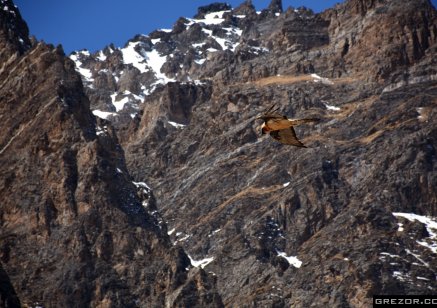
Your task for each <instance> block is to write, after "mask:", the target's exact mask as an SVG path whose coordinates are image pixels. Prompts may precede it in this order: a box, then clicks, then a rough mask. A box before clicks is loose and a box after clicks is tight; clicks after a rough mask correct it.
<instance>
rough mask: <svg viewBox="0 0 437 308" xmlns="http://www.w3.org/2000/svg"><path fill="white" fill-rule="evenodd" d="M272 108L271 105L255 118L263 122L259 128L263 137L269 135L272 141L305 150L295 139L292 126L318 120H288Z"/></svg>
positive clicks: (317, 120)
mask: <svg viewBox="0 0 437 308" xmlns="http://www.w3.org/2000/svg"><path fill="white" fill-rule="evenodd" d="M274 107H275V106H274V105H273V106H272V107H270V108H269V109H268V110H267V111H266V112H265V113H264V114H263V115H261V116H259V117H258V118H257V119H261V120H263V121H264V123H263V124H262V126H261V133H262V134H263V135H264V134H267V133H269V134H270V136H271V137H272V138H273V139H275V140H277V141H279V142H281V143H283V144H289V145H294V146H297V147H302V148H306V146H305V145H304V144H303V143H302V142H301V141H300V140H299V139H298V138H297V136H296V132H295V131H294V128H293V126H296V125H300V124H304V123H315V122H319V121H320V120H319V119H316V118H307V119H288V118H287V117H286V116H285V115H282V114H280V113H278V108H276V109H274Z"/></svg>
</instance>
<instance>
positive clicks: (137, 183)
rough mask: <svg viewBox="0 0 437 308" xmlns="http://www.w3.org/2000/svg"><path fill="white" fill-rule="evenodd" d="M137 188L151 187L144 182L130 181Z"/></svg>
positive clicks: (149, 189)
mask: <svg viewBox="0 0 437 308" xmlns="http://www.w3.org/2000/svg"><path fill="white" fill-rule="evenodd" d="M132 183H133V184H134V185H135V186H136V187H137V188H139V187H141V188H145V189H146V190H148V191H151V190H152V189H151V188H150V186H149V185H147V184H146V183H144V182H132Z"/></svg>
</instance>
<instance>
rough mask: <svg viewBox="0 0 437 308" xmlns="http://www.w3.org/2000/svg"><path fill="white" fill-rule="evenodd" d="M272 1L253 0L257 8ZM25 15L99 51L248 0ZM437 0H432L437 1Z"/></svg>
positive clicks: (50, 5) (78, 3) (95, 3)
mask: <svg viewBox="0 0 437 308" xmlns="http://www.w3.org/2000/svg"><path fill="white" fill-rule="evenodd" d="M270 1H271V0H253V1H252V2H253V4H254V5H255V7H256V9H257V10H262V9H264V8H266V7H267V6H268V5H269V3H270ZM14 2H15V4H16V5H17V6H18V8H19V9H20V12H21V14H22V16H23V18H24V19H25V20H26V22H27V24H28V26H29V28H30V33H31V34H32V35H35V36H36V37H37V39H39V40H44V41H45V42H47V43H52V44H55V45H57V44H62V45H63V47H64V50H65V52H66V53H70V52H71V51H73V50H80V49H88V50H90V51H96V50H99V49H102V48H103V47H105V46H106V45H109V44H110V43H114V44H115V46H123V45H124V44H125V43H126V42H127V40H129V39H130V38H132V37H133V36H135V35H136V34H140V33H141V34H148V33H150V32H151V31H153V30H155V29H159V28H171V27H172V25H173V23H174V22H176V20H177V19H178V18H179V17H180V16H184V17H192V16H193V15H195V14H196V12H197V8H198V7H199V6H202V5H206V4H210V3H212V2H227V3H229V4H231V5H232V7H236V6H238V5H239V4H241V3H242V2H244V0H228V1H220V0H209V1H208V0H160V1H147V0H123V1H120V0H118V1H116V0H75V1H67V0H65V1H62V0H37V1H36V0H14ZM282 2H283V6H284V9H286V8H287V7H289V6H292V7H299V6H306V7H309V8H311V9H313V10H314V11H315V12H320V11H323V10H324V9H326V8H329V7H332V6H333V5H335V3H338V2H343V1H341V0H306V1H303V0H283V1H282ZM436 2H437V0H433V3H434V5H435V3H436Z"/></svg>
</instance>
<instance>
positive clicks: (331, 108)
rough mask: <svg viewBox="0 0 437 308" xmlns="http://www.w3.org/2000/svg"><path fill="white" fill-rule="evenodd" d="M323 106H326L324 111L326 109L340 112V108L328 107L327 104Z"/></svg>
mask: <svg viewBox="0 0 437 308" xmlns="http://www.w3.org/2000/svg"><path fill="white" fill-rule="evenodd" d="M325 106H326V109H328V110H333V111H339V110H341V108H340V107H336V106H332V105H328V104H326V103H325Z"/></svg>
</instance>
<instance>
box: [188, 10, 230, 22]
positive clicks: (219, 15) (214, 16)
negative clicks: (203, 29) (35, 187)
mask: <svg viewBox="0 0 437 308" xmlns="http://www.w3.org/2000/svg"><path fill="white" fill-rule="evenodd" d="M226 12H230V11H219V12H212V13H209V14H206V15H205V17H204V18H203V19H191V18H188V20H189V21H190V23H189V24H188V25H192V24H193V23H195V22H198V23H204V24H205V25H219V24H221V23H222V22H223V21H224V19H223V14H224V13H226Z"/></svg>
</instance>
